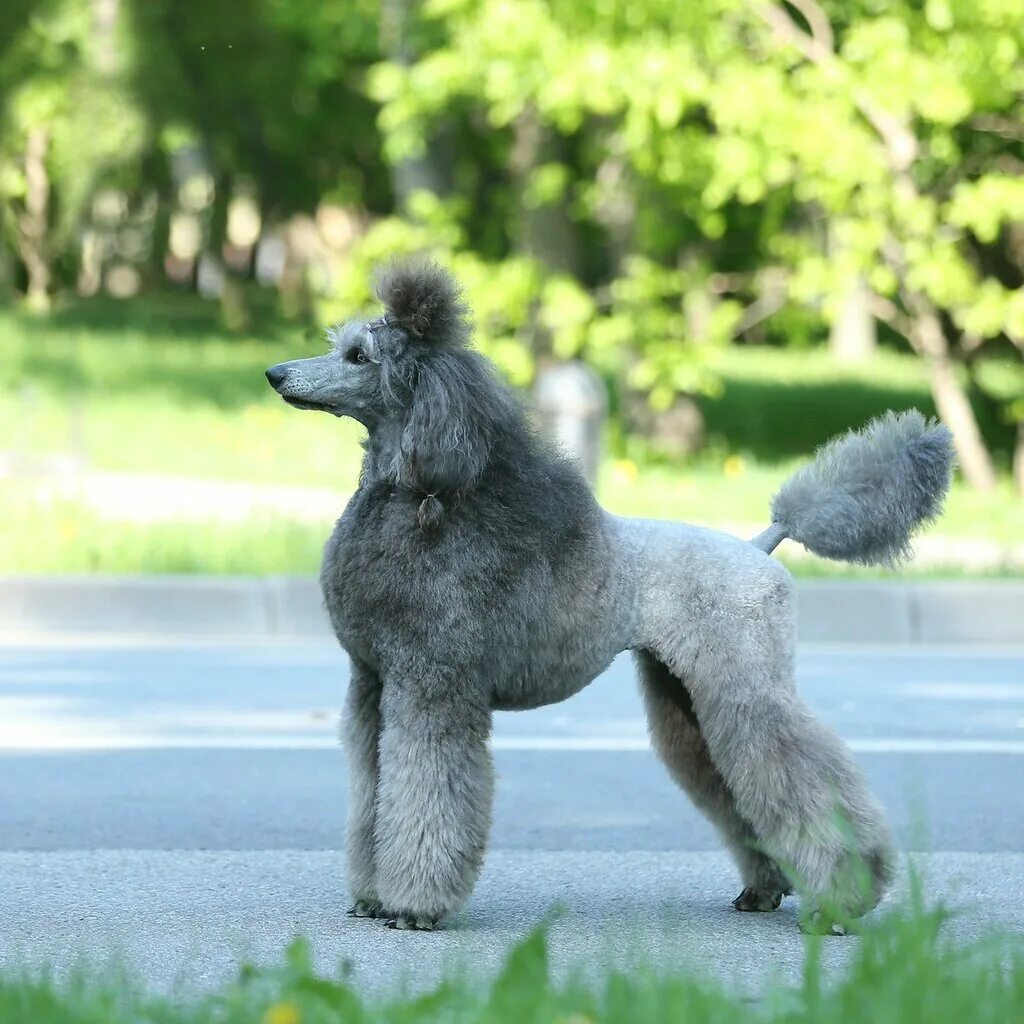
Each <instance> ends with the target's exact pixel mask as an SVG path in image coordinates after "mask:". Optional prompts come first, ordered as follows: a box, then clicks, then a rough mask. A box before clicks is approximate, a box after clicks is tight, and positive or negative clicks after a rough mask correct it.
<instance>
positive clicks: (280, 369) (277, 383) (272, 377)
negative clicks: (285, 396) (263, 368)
mask: <svg viewBox="0 0 1024 1024" xmlns="http://www.w3.org/2000/svg"><path fill="white" fill-rule="evenodd" d="M287 376H288V371H287V370H286V369H285V366H284V364H283V363H278V364H277V366H272V367H271V368H270V369H269V370H267V380H269V381H270V386H271V387H272V388H273V389H274V390H275V391H277V390H278V389H279V388H280V387H281V385H282V384H283V383H284V379H285V377H287Z"/></svg>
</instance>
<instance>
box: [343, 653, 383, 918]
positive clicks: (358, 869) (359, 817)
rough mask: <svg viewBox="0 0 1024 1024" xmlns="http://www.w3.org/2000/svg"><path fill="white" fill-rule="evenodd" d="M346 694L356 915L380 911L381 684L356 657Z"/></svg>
mask: <svg viewBox="0 0 1024 1024" xmlns="http://www.w3.org/2000/svg"><path fill="white" fill-rule="evenodd" d="M351 666H352V668H351V681H350V682H349V685H348V692H347V693H346V694H345V710H344V712H343V713H342V720H341V736H342V746H343V747H344V750H345V754H346V757H347V759H348V787H349V798H348V820H347V822H346V830H345V831H346V836H345V857H346V860H347V863H348V885H349V891H350V893H351V895H352V899H353V906H352V909H351V910H350V911H349V913H350V914H352V915H353V916H355V917H378V916H380V909H381V908H380V901H379V899H378V898H377V892H376V889H375V887H374V823H375V817H376V806H377V775H378V757H379V744H380V699H381V684H380V680H379V679H378V678H377V676H376V675H375V674H374V673H373V672H371V671H370V669H368V668H366V667H365V666H363V665H361V664H360V663H359V662H357V661H355V659H353V660H352V661H351Z"/></svg>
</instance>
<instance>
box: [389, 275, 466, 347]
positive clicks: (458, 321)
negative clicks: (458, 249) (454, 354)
mask: <svg viewBox="0 0 1024 1024" xmlns="http://www.w3.org/2000/svg"><path fill="white" fill-rule="evenodd" d="M374 293H375V294H376V296H377V298H378V299H379V300H380V301H381V302H382V303H383V304H384V310H385V316H386V317H387V319H388V320H389V321H393V322H394V323H396V324H397V325H398V326H400V327H402V328H404V329H405V330H406V331H407V332H408V333H409V334H410V335H411V336H412V337H413V338H414V339H416V340H418V341H425V342H430V343H432V344H435V345H452V346H459V347H465V346H466V345H468V344H469V341H470V335H471V333H472V320H471V316H470V310H469V305H468V304H467V303H466V301H465V299H464V298H463V295H462V288H461V287H460V286H459V283H458V282H457V281H456V280H455V278H454V277H453V276H452V275H451V273H450V272H449V271H448V269H447V268H446V267H442V266H441V265H440V264H439V263H435V262H433V261H432V260H410V261H407V262H403V263H398V262H395V263H392V264H390V266H388V267H386V268H384V269H383V270H382V271H380V272H379V273H378V275H377V279H376V281H375V285H374Z"/></svg>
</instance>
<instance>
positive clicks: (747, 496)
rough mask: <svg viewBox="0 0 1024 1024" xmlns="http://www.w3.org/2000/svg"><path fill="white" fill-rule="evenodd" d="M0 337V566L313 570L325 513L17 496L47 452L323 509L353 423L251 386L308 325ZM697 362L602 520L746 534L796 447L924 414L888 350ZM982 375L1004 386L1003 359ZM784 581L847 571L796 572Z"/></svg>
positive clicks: (962, 525)
mask: <svg viewBox="0 0 1024 1024" xmlns="http://www.w3.org/2000/svg"><path fill="white" fill-rule="evenodd" d="M0 338H2V339H3V340H2V344H0V458H3V456H4V454H5V453H6V454H7V456H8V459H9V461H10V462H11V464H12V465H13V466H15V467H16V468H18V469H19V473H18V474H17V475H16V476H14V477H10V478H8V479H7V480H6V481H5V480H4V479H3V478H0V515H3V517H4V520H5V526H6V529H7V534H8V537H9V538H13V540H14V543H9V544H8V545H5V551H4V552H3V553H2V554H0V572H36V571H39V572H56V571H69V572H74V571H110V572H146V571H148V572H230V573H264V572H296V573H308V572H311V571H314V570H315V568H316V566H317V564H318V562H319V556H320V549H321V546H322V543H323V540H324V538H325V536H326V532H327V529H328V527H329V523H330V516H328V515H324V516H323V517H321V519H320V520H318V521H315V522H310V521H309V520H308V518H307V520H306V521H304V522H296V521H289V520H288V519H287V518H282V517H280V516H276V517H274V516H262V515H261V516H254V517H253V518H252V519H251V520H250V521H247V522H243V523H233V524H230V525H227V524H224V523H218V522H217V521H216V519H217V517H216V516H215V515H212V514H211V515H210V516H209V517H208V521H202V517H201V516H198V515H197V516H193V517H191V518H192V521H191V522H189V523H181V522H173V521H171V522H166V523H152V522H150V523H144V522H137V521H132V519H133V516H132V514H131V510H130V509H127V508H126V509H125V514H124V516H123V517H122V516H118V521H116V522H112V521H108V520H107V519H104V518H103V517H102V516H99V515H98V514H97V513H96V511H95V510H94V509H92V508H90V507H87V506H84V505H81V504H76V502H75V501H74V500H68V501H64V502H62V503H58V504H53V505H48V506H45V507H41V506H39V505H38V504H37V503H36V502H35V501H34V500H30V497H29V496H30V495H31V493H32V491H31V488H32V486H34V482H37V481H38V478H39V477H38V474H39V473H40V471H41V470H42V469H43V468H44V467H46V466H48V465H51V464H52V461H53V458H54V457H55V456H65V457H66V456H71V457H72V459H73V460H74V462H75V463H76V464H77V465H79V466H86V467H90V468H93V469H100V470H113V471H120V472H126V473H158V474H168V475H172V476H183V477H190V478H200V479H201V478H207V479H210V480H215V479H222V480H234V481H247V482H251V483H257V484H260V485H267V486H274V487H320V488H330V489H332V490H335V491H337V492H338V494H339V498H338V504H337V510H336V511H337V512H340V510H341V507H342V505H343V502H344V499H345V495H346V494H348V493H350V492H351V490H352V489H353V488H354V487H355V485H356V482H357V479H358V469H359V460H360V457H361V454H362V452H361V449H360V447H359V444H358V441H359V438H360V436H361V428H359V427H358V426H357V425H355V424H354V423H351V422H350V421H341V420H334V419H330V418H328V417H325V416H317V415H312V414H308V413H301V412H298V411H296V410H293V409H290V408H288V407H286V406H285V405H284V404H283V403H282V402H281V401H280V400H279V399H278V398H277V397H276V396H275V395H274V394H273V393H272V392H271V390H270V389H269V388H268V387H267V385H266V382H265V380H264V378H263V371H264V369H265V368H266V367H267V366H268V365H270V364H272V363H274V362H278V361H280V360H282V359H286V358H292V357H298V356H302V355H307V354H313V353H314V352H315V351H317V350H319V349H320V348H321V347H322V344H321V339H320V337H319V335H318V334H317V332H315V331H304V330H303V329H301V328H298V327H295V326H293V325H288V324H284V323H282V322H281V321H279V320H275V319H273V318H270V317H267V318H266V320H265V327H264V328H263V329H262V330H261V332H260V333H259V334H258V335H246V336H239V337H231V336H225V334H224V333H223V331H222V330H221V329H220V328H219V327H218V326H217V322H216V318H215V313H214V311H213V310H212V309H211V307H210V306H209V304H207V303H204V302H202V301H201V300H198V299H184V298H182V297H180V296H178V297H175V298H174V299H173V300H166V301H161V300H159V299H152V298H150V299H147V300H146V301H145V302H142V303H134V302H128V303H121V304H116V303H110V302H93V303H87V304H84V305H82V304H79V305H71V306H68V307H67V308H65V309H62V310H58V311H57V312H56V313H55V314H54V315H53V316H52V317H50V318H47V319H35V318H33V317H31V316H29V315H26V314H24V313H22V312H20V311H16V310H14V309H11V308H0ZM717 369H718V372H719V373H720V375H721V378H722V381H723V390H722V392H721V394H720V395H718V396H716V397H713V398H706V399H703V400H702V402H701V404H702V408H703V412H704V416H705V420H706V424H707V432H708V438H709V445H708V449H707V451H706V452H704V453H702V454H701V455H699V456H697V457H696V458H694V459H691V460H688V461H686V462H685V463H680V464H667V463H665V462H647V461H638V460H637V459H629V458H625V457H621V456H622V455H623V454H624V453H623V452H619V453H618V455H617V456H615V455H613V456H610V457H609V458H608V460H607V461H606V463H605V465H604V467H603V470H602V474H601V479H600V481H599V485H598V491H599V496H600V498H601V500H602V501H603V503H604V504H605V505H606V506H607V507H608V508H610V509H611V510H612V511H615V512H618V513H621V514H626V515H642V516H652V517H664V518H675V519H685V520H692V521H699V522H704V523H714V524H723V525H726V526H734V527H736V528H747V527H748V526H754V527H758V526H759V525H761V524H764V523H766V521H767V510H768V502H769V499H770V497H771V495H772V493H773V492H774V490H775V488H776V487H777V486H778V484H779V483H780V482H781V480H782V479H783V477H784V476H785V475H786V474H787V473H788V472H789V471H790V470H791V469H792V468H794V467H795V466H796V465H798V464H799V462H800V461H801V459H802V458H804V457H806V456H807V455H809V454H810V453H811V451H813V449H814V447H815V445H817V444H820V443H821V442H822V441H824V440H826V439H827V438H828V437H830V436H832V435H833V434H835V433H837V432H839V431H842V430H845V429H847V428H848V427H850V426H854V425H859V424H861V423H863V422H864V421H865V420H867V419H868V418H870V417H871V416H873V415H876V414H877V413H879V412H882V411H884V410H885V409H887V408H906V407H909V406H917V407H919V408H922V409H924V410H925V411H929V412H930V411H932V405H931V400H930V396H929V393H928V389H927V384H926V381H925V378H924V373H923V368H922V367H921V366H920V365H919V363H918V361H917V360H916V359H914V358H913V357H908V356H901V355H898V354H895V353H891V352H882V353H879V355H878V357H877V358H876V359H875V360H874V361H872V362H871V363H870V364H869V365H867V366H866V367H864V368H862V369H856V370H850V369H841V368H839V367H837V366H836V365H835V364H834V363H833V362H832V361H831V360H830V359H829V357H828V354H827V353H826V352H822V351H817V350H814V351H804V352H800V351H784V350H779V349H764V348H760V349H744V350H739V349H730V350H726V351H723V352H722V353H720V354H719V356H718V357H717ZM986 373H987V374H989V375H990V376H991V377H992V378H993V380H994V381H995V382H996V385H997V386H1000V387H1005V388H1007V389H1012V388H1021V389H1024V368H1021V367H1020V366H1011V365H1010V364H1008V363H1004V364H998V365H992V366H990V367H986ZM979 417H980V419H981V422H982V425H983V427H984V429H985V432H986V435H987V436H988V438H989V440H990V443H991V444H992V445H993V448H994V449H995V450H996V452H997V457H998V458H999V459H1000V460H1001V461H1002V464H1003V465H1006V464H1007V460H1008V457H1009V451H1010V444H1011V436H1010V430H1009V428H1008V427H1007V426H1006V425H1005V424H1000V423H999V422H997V421H995V420H994V418H993V417H992V416H991V415H990V414H988V411H987V410H986V409H985V408H984V407H979ZM33 474H35V477H33ZM1022 511H1024V504H1022V502H1021V500H1020V499H1019V498H1017V497H1016V496H1015V495H1014V494H1013V491H1012V487H1011V485H1010V483H1009V481H1008V480H1007V479H1004V481H1003V482H1002V483H1001V485H1000V488H999V490H998V491H997V492H996V493H995V494H994V495H988V496H982V495H978V494H975V493H973V492H970V491H968V490H967V489H966V488H965V487H963V486H962V485H961V484H960V483H959V482H958V483H957V484H956V485H955V487H954V491H953V494H952V496H951V499H950V501H949V503H948V507H947V510H946V514H945V516H944V517H943V519H942V521H941V522H940V523H938V524H937V525H936V526H935V527H934V528H933V530H932V533H934V534H943V535H949V536H952V537H956V538H978V539H983V540H988V541H996V542H998V543H1000V544H1004V545H1012V544H1019V543H1022V542H1024V515H1022ZM331 514H332V515H333V514H334V513H333V511H332V513H331ZM122 518H123V520H124V521H121V520H122ZM797 570H798V571H799V572H811V573H821V572H824V571H828V572H833V571H838V572H846V571H848V570H845V569H843V568H842V567H835V568H827V569H826V568H825V567H824V563H810V562H807V561H801V562H800V563H799V564H798V565H797Z"/></svg>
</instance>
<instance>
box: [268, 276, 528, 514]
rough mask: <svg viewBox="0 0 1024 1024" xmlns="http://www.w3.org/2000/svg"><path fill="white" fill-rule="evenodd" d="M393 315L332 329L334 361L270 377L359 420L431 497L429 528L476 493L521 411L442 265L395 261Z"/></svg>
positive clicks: (309, 401) (380, 288) (388, 301)
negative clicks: (449, 506) (447, 505)
mask: <svg viewBox="0 0 1024 1024" xmlns="http://www.w3.org/2000/svg"><path fill="white" fill-rule="evenodd" d="M376 294H377V297H378V298H379V299H380V301H381V303H382V304H383V305H384V315H383V316H380V317H378V318H377V319H375V320H370V321H365V320H361V319H356V320H350V321H348V322H347V323H344V324H341V325H339V326H338V327H334V328H331V330H329V331H328V337H329V338H330V340H331V342H332V349H331V351H330V352H329V353H328V354H327V355H323V356H317V357H314V358H312V359H295V360H292V361H291V362H287V363H280V364H278V365H277V366H272V367H271V368H270V369H269V370H267V379H268V380H269V381H270V384H271V386H272V387H273V388H274V390H275V391H277V393H278V394H279V395H280V396H281V397H282V398H283V399H284V400H285V401H286V402H288V403H289V404H290V405H293V406H296V407H297V408H300V409H317V410H321V411H323V412H330V413H332V414H334V415H335V416H350V417H352V418H354V419H357V420H359V421H360V422H361V423H363V424H364V425H365V426H366V427H367V428H368V429H369V430H370V433H371V437H372V436H374V435H375V436H376V437H377V438H380V439H382V440H381V441H380V444H389V445H391V450H390V454H389V456H388V458H387V459H385V460H383V464H386V465H387V466H388V473H389V475H390V476H391V478H392V480H393V482H394V483H395V484H397V485H399V486H401V487H403V488H405V489H407V490H409V491H411V492H413V493H414V494H419V495H422V498H423V505H422V507H421V509H420V526H421V527H422V528H423V529H428V527H429V526H431V525H436V523H438V522H440V519H441V513H440V512H439V511H438V510H439V508H441V507H442V503H443V502H447V501H451V500H457V498H458V496H460V495H462V494H465V493H466V492H467V491H468V490H470V489H472V488H473V487H474V486H475V484H476V483H477V482H478V481H479V479H480V476H481V474H482V473H483V471H484V468H485V466H486V465H487V462H488V459H489V455H490V452H491V449H492V446H493V443H494V441H495V439H496V438H497V437H498V436H499V435H500V434H501V433H502V432H503V430H505V429H512V425H513V424H514V423H515V422H516V421H517V420H516V418H517V416H518V409H517V407H515V405H514V401H513V400H512V399H511V397H510V396H509V395H508V393H507V391H506V389H504V388H503V387H501V386H500V385H499V384H498V383H497V381H495V380H494V378H493V376H492V374H491V371H490V367H489V365H488V364H487V361H486V360H485V359H483V357H481V356H480V355H478V354H477V353H475V352H473V351H472V350H470V349H469V347H468V343H469V338H470V318H469V307H468V306H467V304H466V303H465V301H464V300H463V298H462V294H461V291H460V289H459V286H458V284H457V283H456V281H455V279H454V278H453V277H452V275H451V274H450V273H449V272H448V271H447V270H446V269H445V268H443V267H441V266H439V265H438V264H436V263H432V262H426V261H410V262H404V263H393V264H392V265H391V266H389V267H387V268H386V269H384V270H383V271H382V272H381V273H379V274H378V275H377V279H376Z"/></svg>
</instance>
